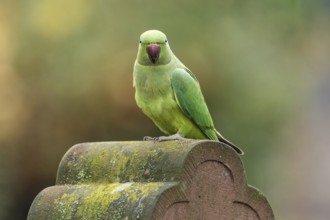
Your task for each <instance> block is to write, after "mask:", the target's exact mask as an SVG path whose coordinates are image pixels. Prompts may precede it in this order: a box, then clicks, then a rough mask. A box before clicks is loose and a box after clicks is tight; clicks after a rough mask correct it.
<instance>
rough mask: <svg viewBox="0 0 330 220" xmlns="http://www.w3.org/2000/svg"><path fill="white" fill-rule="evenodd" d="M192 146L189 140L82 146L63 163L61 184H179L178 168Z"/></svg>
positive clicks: (59, 180) (65, 158) (69, 154)
mask: <svg viewBox="0 0 330 220" xmlns="http://www.w3.org/2000/svg"><path fill="white" fill-rule="evenodd" d="M189 143H190V141H189V140H188V141H180V142H178V141H166V142H159V143H154V142H112V143H102V142H100V143H93V144H88V143H87V144H79V145H76V146H74V147H73V148H71V149H70V150H69V152H68V153H67V154H66V155H65V156H64V158H63V159H62V162H61V164H60V166H59V171H58V176H57V183H58V184H86V183H92V182H96V183H116V182H121V183H122V182H157V181H159V182H160V181H175V180H178V179H179V176H180V171H181V170H180V169H178V166H180V165H182V164H183V163H182V162H183V160H184V159H185V157H186V154H187V152H188V151H189V148H191V147H192V146H193V145H192V144H189ZM181 148H182V149H181ZM141 149H142V150H141ZM146 173H148V175H145V174H146Z"/></svg>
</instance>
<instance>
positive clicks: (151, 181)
mask: <svg viewBox="0 0 330 220" xmlns="http://www.w3.org/2000/svg"><path fill="white" fill-rule="evenodd" d="M28 219H29V220H33V219H56V220H57V219H114V220H115V219H146V220H147V219H154V220H169V219H171V220H172V219H177V220H199V219H210V220H213V219H274V216H273V212H272V209H271V207H270V205H269V203H268V201H267V200H266V198H265V197H264V196H263V195H262V194H261V193H260V192H259V191H258V190H257V189H255V188H253V187H251V186H248V185H247V183H246V176H245V172H244V168H243V165H242V162H241V160H240V158H239V156H238V155H237V154H236V153H235V152H234V151H233V150H232V149H231V148H229V147H227V146H226V145H223V144H221V143H219V142H214V141H196V140H185V141H165V142H155V143H154V142H149V141H146V142H100V143H85V144H78V145H75V146H74V147H72V148H71V149H70V150H69V151H68V152H67V153H66V154H65V156H64V157H63V159H62V161H61V163H60V165H59V169H58V175H57V181H56V185H55V186H52V187H49V188H47V189H45V190H43V191H42V192H41V193H39V195H38V196H37V197H36V198H35V200H34V202H33V204H32V206H31V208H30V212H29V216H28Z"/></svg>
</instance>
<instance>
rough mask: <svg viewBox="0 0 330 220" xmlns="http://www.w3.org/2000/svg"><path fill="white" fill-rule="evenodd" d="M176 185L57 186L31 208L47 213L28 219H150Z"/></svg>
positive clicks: (48, 190)
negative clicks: (168, 190)
mask: <svg viewBox="0 0 330 220" xmlns="http://www.w3.org/2000/svg"><path fill="white" fill-rule="evenodd" d="M174 185H175V184H174V183H159V182H154V183H123V184H122V183H114V184H90V185H85V184H84V185H71V186H69V185H67V186H54V187H50V188H48V189H47V192H46V193H45V192H41V193H40V194H39V195H38V196H37V198H36V199H35V201H34V203H33V204H32V206H31V210H33V209H34V210H37V209H38V206H41V207H42V208H43V209H44V210H45V211H44V212H30V213H29V218H28V219H50V220H51V219H54V220H55V219H56V220H66V219H68V220H69V219H86V220H87V219H88V220H89V219H113V220H116V219H125V218H127V219H148V218H150V216H151V214H152V213H151V212H152V210H153V207H154V206H155V203H156V201H157V198H158V197H159V196H160V195H161V194H162V192H163V191H164V190H166V189H168V188H171V187H172V186H174ZM52 193H54V194H53V195H51V194H52ZM50 198H51V199H50ZM45 207H46V209H45Z"/></svg>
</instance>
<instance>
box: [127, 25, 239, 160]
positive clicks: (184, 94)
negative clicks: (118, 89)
mask: <svg viewBox="0 0 330 220" xmlns="http://www.w3.org/2000/svg"><path fill="white" fill-rule="evenodd" d="M133 86H134V87H135V100H136V103H137V105H138V106H139V107H140V108H141V109H142V111H143V112H144V113H145V114H146V115H147V116H148V117H149V118H151V119H152V120H153V122H154V123H155V124H156V126H157V127H158V128H159V129H160V130H161V131H163V132H164V133H165V134H167V135H171V136H162V137H159V138H156V139H157V140H160V141H162V140H171V139H183V138H191V139H211V140H216V141H220V142H223V143H225V144H227V145H229V146H231V147H232V148H233V149H235V151H236V152H237V153H239V154H243V151H242V150H241V149H240V148H238V147H237V146H235V145H234V144H232V143H230V142H229V141H227V140H226V139H225V138H224V137H222V135H221V134H220V133H219V132H218V131H217V130H216V129H215V128H214V125H213V121H212V118H211V115H210V113H209V110H208V108H207V106H206V103H205V101H204V97H203V94H202V92H201V89H200V86H199V83H198V81H197V79H196V77H195V76H194V74H193V73H192V72H191V71H190V70H189V69H188V68H187V67H186V66H185V65H184V64H183V63H181V62H180V60H179V59H178V58H177V57H176V56H175V55H174V54H173V52H172V51H171V49H170V46H169V43H168V41H167V38H166V35H165V34H164V33H162V32H160V31H157V30H149V31H146V32H144V33H143V34H142V35H141V36H140V43H139V49H138V54H137V59H136V61H135V64H134V72H133Z"/></svg>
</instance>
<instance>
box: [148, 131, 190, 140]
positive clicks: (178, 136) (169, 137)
mask: <svg viewBox="0 0 330 220" xmlns="http://www.w3.org/2000/svg"><path fill="white" fill-rule="evenodd" d="M185 139H186V138H184V137H182V136H181V135H180V134H179V133H176V134H173V135H170V136H160V137H149V136H145V137H144V138H143V140H144V141H171V140H185Z"/></svg>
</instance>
